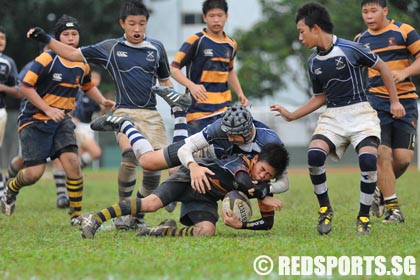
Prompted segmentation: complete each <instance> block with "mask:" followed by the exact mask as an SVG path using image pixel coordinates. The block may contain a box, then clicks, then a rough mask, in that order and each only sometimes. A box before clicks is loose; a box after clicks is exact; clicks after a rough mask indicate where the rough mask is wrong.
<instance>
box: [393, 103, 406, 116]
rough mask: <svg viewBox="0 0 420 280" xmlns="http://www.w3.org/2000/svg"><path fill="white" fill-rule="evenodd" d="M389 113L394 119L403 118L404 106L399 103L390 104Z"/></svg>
mask: <svg viewBox="0 0 420 280" xmlns="http://www.w3.org/2000/svg"><path fill="white" fill-rule="evenodd" d="M391 113H392V117H393V118H394V119H398V118H402V117H404V116H405V109H404V106H403V105H402V104H401V103H400V102H393V103H391Z"/></svg>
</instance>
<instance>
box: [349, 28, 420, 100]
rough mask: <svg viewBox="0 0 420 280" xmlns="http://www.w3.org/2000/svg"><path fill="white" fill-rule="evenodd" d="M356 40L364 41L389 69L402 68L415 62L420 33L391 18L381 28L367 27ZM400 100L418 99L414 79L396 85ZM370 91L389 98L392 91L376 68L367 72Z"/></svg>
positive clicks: (419, 44) (418, 49) (419, 49)
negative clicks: (389, 90)
mask: <svg viewBox="0 0 420 280" xmlns="http://www.w3.org/2000/svg"><path fill="white" fill-rule="evenodd" d="M355 41H356V42H359V43H361V44H364V45H365V46H366V47H368V48H369V49H371V50H372V51H373V52H374V53H376V54H377V55H379V57H380V58H381V59H382V60H383V61H385V63H386V64H387V65H388V67H389V68H390V70H391V71H392V70H402V69H404V68H406V67H408V66H409V65H410V64H411V63H412V59H413V57H415V56H416V55H417V54H418V53H419V52H420V36H419V34H418V33H417V32H416V30H415V29H414V28H413V27H412V26H410V25H408V24H405V23H401V22H397V21H394V20H392V21H390V23H389V25H388V26H387V27H385V28H384V29H382V30H379V31H377V32H374V31H372V30H369V29H368V30H365V31H364V32H362V33H360V34H358V35H357V36H356V37H355ZM396 87H397V92H398V96H399V98H400V99H406V98H411V99H416V98H418V95H417V93H416V87H415V85H414V83H413V82H412V81H411V78H407V79H406V80H404V81H402V82H400V83H398V84H396ZM368 90H369V93H370V94H375V95H376V96H378V97H383V98H389V93H388V91H387V90H386V87H385V85H384V83H383V81H382V79H381V75H380V73H379V72H378V71H376V70H375V69H372V68H369V71H368Z"/></svg>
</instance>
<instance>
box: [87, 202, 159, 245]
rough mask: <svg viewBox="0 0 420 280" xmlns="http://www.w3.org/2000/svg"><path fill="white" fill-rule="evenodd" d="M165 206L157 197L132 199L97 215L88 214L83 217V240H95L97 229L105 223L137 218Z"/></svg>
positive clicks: (114, 205)
mask: <svg viewBox="0 0 420 280" xmlns="http://www.w3.org/2000/svg"><path fill="white" fill-rule="evenodd" d="M162 206H163V204H162V201H161V200H160V198H159V197H158V196H157V195H154V194H152V195H149V196H148V197H146V198H142V199H140V198H130V199H126V200H123V201H120V202H118V203H117V204H113V205H111V206H109V207H107V208H104V209H102V210H100V211H99V212H96V213H86V214H83V215H82V217H81V225H80V230H81V231H82V237H83V238H93V237H94V236H95V233H96V231H97V229H98V228H99V227H100V226H101V224H103V223H104V222H106V221H108V220H110V219H113V218H118V217H123V216H128V217H130V216H136V215H137V214H139V213H142V212H154V211H157V210H158V209H160V208H162Z"/></svg>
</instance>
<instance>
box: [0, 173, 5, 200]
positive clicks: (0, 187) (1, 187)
mask: <svg viewBox="0 0 420 280" xmlns="http://www.w3.org/2000/svg"><path fill="white" fill-rule="evenodd" d="M3 192H4V178H3V173H1V172H0V196H3Z"/></svg>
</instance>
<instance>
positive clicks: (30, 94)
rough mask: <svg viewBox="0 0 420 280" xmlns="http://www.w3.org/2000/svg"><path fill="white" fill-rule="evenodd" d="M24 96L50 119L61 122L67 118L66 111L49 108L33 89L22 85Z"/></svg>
mask: <svg viewBox="0 0 420 280" xmlns="http://www.w3.org/2000/svg"><path fill="white" fill-rule="evenodd" d="M20 90H21V92H22V94H23V95H24V96H25V97H26V98H27V99H28V100H29V101H30V102H31V103H32V104H33V105H34V106H35V107H37V108H38V109H39V110H41V111H43V112H44V113H45V114H46V115H47V116H48V117H50V118H51V119H52V120H53V121H55V122H60V121H61V120H63V119H64V117H65V116H66V114H65V112H64V110H61V109H58V108H54V107H51V106H49V105H48V104H47V103H46V102H45V101H44V100H43V99H42V98H41V96H39V94H38V93H37V92H36V91H35V89H34V88H33V87H28V86H25V85H22V87H21V89H20Z"/></svg>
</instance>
